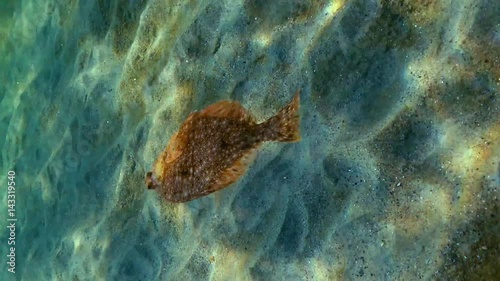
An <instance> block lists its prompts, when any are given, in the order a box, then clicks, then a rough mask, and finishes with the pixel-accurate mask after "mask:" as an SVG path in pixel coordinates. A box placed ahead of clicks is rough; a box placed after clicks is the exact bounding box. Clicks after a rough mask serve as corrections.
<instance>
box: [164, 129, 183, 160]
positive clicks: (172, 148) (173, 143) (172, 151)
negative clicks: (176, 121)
mask: <svg viewBox="0 0 500 281" xmlns="http://www.w3.org/2000/svg"><path fill="white" fill-rule="evenodd" d="M185 146H186V143H185V142H183V141H182V140H181V138H180V136H179V132H176V133H175V134H174V135H173V136H172V138H171V139H170V142H169V143H168V145H167V149H166V150H165V151H166V152H167V155H166V159H165V163H170V162H172V161H174V160H175V159H177V158H179V156H181V154H182V152H183V151H184V148H185Z"/></svg>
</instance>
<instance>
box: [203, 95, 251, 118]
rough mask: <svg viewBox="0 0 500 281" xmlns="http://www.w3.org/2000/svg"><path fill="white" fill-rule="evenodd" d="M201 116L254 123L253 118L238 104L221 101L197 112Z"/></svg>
mask: <svg viewBox="0 0 500 281" xmlns="http://www.w3.org/2000/svg"><path fill="white" fill-rule="evenodd" d="M199 113H200V114H201V115H202V116H211V117H225V118H229V119H235V120H241V121H248V122H252V123H255V120H254V117H253V116H252V115H251V114H250V113H249V112H248V111H247V110H246V109H245V108H244V107H243V106H241V105H240V104H239V103H238V102H234V101H228V100H223V101H219V102H217V103H214V104H212V105H209V106H208V107H207V108H205V109H204V110H202V111H200V112H199Z"/></svg>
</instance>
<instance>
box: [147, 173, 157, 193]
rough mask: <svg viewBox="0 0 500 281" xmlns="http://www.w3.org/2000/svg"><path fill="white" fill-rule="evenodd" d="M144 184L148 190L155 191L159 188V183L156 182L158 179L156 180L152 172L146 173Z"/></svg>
mask: <svg viewBox="0 0 500 281" xmlns="http://www.w3.org/2000/svg"><path fill="white" fill-rule="evenodd" d="M145 182H146V186H147V187H148V189H156V188H157V187H159V186H160V183H159V182H158V179H157V178H156V175H155V174H154V173H153V172H148V173H147V174H146V180H145Z"/></svg>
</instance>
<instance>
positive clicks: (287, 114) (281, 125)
mask: <svg viewBox="0 0 500 281" xmlns="http://www.w3.org/2000/svg"><path fill="white" fill-rule="evenodd" d="M299 93H300V90H298V91H297V92H296V93H295V96H294V97H293V99H292V101H290V103H289V104H287V105H286V106H285V107H283V108H282V109H281V110H280V111H279V112H278V113H277V114H276V115H275V116H273V117H271V118H269V120H267V121H266V122H264V123H262V125H263V126H262V127H263V131H262V133H263V135H264V139H265V140H270V141H281V142H298V141H300V130H299V127H300V116H299V108H300V96H299Z"/></svg>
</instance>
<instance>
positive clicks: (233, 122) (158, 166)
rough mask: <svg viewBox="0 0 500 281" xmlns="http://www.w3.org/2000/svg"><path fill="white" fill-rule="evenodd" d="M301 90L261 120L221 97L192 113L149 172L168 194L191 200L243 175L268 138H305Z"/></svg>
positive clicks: (152, 184) (150, 180)
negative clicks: (301, 126)
mask: <svg viewBox="0 0 500 281" xmlns="http://www.w3.org/2000/svg"><path fill="white" fill-rule="evenodd" d="M299 103H300V101H299V91H297V93H296V94H295V96H294V98H293V100H292V101H291V102H290V103H289V104H288V105H287V106H285V107H284V108H282V109H281V110H280V111H279V112H278V113H277V114H276V115H275V116H273V117H271V118H270V119H268V120H267V121H265V122H263V123H260V124H257V123H256V122H255V120H254V118H253V116H252V115H251V114H250V113H249V112H247V110H245V108H243V107H242V106H241V105H240V104H239V103H237V102H231V101H221V102H218V103H215V104H212V105H210V106H208V107H207V108H206V109H204V110H202V111H197V112H193V113H191V114H190V115H189V116H188V118H187V119H186V121H184V123H183V124H182V125H181V128H180V129H179V131H177V132H176V133H175V134H174V136H173V137H172V138H171V139H170V142H169V144H168V145H167V147H166V148H165V150H164V151H163V152H162V153H161V154H160V155H159V157H158V158H157V160H156V162H155V164H154V166H153V170H152V171H151V172H148V173H147V174H146V185H147V187H148V188H149V189H155V190H157V191H158V193H159V194H160V196H162V197H163V198H164V199H165V200H167V201H169V202H174V203H180V202H187V201H190V200H194V199H197V198H199V197H202V196H205V195H208V194H210V193H212V192H215V191H217V190H220V189H223V188H225V187H227V186H229V185H231V184H232V183H234V182H235V181H236V180H238V179H239V178H240V177H241V176H242V175H243V174H244V173H245V172H246V170H247V168H248V166H249V165H250V164H251V163H252V160H253V158H254V155H255V151H256V149H257V148H258V147H259V146H260V144H261V143H263V142H265V141H281V142H297V141H299V140H300V133H299V125H300V117H299Z"/></svg>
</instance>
